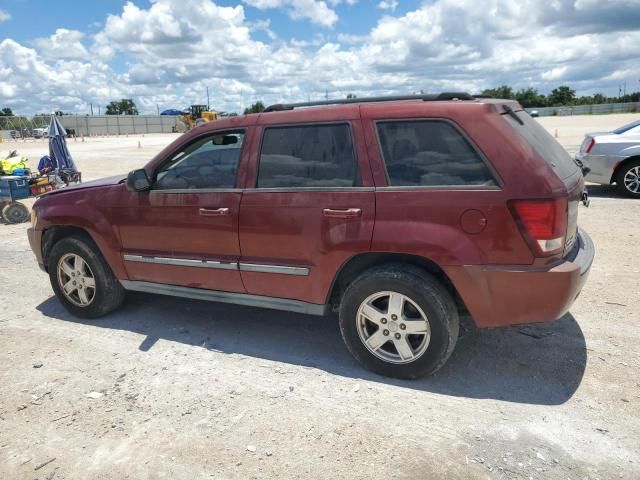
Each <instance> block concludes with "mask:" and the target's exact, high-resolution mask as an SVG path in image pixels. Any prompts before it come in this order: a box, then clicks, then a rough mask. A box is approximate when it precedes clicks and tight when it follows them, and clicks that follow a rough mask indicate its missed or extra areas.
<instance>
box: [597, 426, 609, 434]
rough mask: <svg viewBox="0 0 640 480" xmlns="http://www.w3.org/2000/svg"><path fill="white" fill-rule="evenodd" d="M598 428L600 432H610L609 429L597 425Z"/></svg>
mask: <svg viewBox="0 0 640 480" xmlns="http://www.w3.org/2000/svg"><path fill="white" fill-rule="evenodd" d="M596 430H597V431H599V432H600V433H607V432H609V430H607V429H606V428H598V427H596Z"/></svg>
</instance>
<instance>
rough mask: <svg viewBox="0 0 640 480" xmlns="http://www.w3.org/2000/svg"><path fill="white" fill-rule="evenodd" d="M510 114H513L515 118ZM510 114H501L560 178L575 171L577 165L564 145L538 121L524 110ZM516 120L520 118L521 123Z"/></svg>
mask: <svg viewBox="0 0 640 480" xmlns="http://www.w3.org/2000/svg"><path fill="white" fill-rule="evenodd" d="M512 115H515V116H516V117H517V119H516V118H514V116H512ZM512 115H510V114H503V115H502V118H504V119H505V120H506V121H507V122H508V123H509V124H510V125H511V126H512V127H513V129H514V130H515V131H516V133H517V134H518V135H520V136H521V137H522V138H523V139H524V140H525V141H526V142H527V143H528V144H529V145H531V147H532V148H533V149H534V150H535V151H536V153H537V154H538V155H539V156H540V157H542V158H543V159H544V161H545V162H547V164H548V165H549V166H550V167H551V168H552V169H553V171H554V172H556V174H557V175H558V176H559V177H560V178H561V179H565V178H567V177H570V176H571V175H574V174H575V173H576V170H578V165H577V164H576V163H575V162H574V161H573V159H572V158H571V156H570V155H569V153H568V152H567V151H566V150H565V149H564V147H563V146H562V145H560V144H559V143H558V141H557V140H556V139H555V138H553V136H552V135H551V134H550V133H549V132H547V131H546V130H545V129H544V127H543V126H542V125H540V123H538V121H536V120H535V119H534V118H532V117H531V116H530V115H529V114H528V113H527V112H525V111H519V112H513V114H512ZM518 120H521V121H522V123H520V122H519V121H518Z"/></svg>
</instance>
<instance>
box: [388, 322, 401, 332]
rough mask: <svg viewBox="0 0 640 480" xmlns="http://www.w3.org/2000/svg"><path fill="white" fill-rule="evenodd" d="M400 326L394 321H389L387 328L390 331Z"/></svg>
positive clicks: (395, 330)
mask: <svg viewBox="0 0 640 480" xmlns="http://www.w3.org/2000/svg"><path fill="white" fill-rule="evenodd" d="M399 328H400V327H398V324H397V323H396V322H389V330H390V331H392V332H397V331H398V329H399Z"/></svg>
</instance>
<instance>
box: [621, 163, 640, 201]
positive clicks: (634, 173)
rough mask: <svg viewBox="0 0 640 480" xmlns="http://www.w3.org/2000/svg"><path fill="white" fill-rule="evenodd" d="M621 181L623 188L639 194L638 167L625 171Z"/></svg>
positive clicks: (639, 178) (639, 176) (639, 174)
mask: <svg viewBox="0 0 640 480" xmlns="http://www.w3.org/2000/svg"><path fill="white" fill-rule="evenodd" d="M622 181H623V182H624V187H625V188H626V189H627V190H629V191H630V192H631V193H635V194H638V193H640V166H638V167H633V168H630V169H629V170H627V172H626V173H625V174H624V178H623V179H622Z"/></svg>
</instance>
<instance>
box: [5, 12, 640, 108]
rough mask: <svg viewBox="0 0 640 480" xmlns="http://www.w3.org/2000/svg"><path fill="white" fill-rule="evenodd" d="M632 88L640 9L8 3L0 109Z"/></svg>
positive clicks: (639, 72)
mask: <svg viewBox="0 0 640 480" xmlns="http://www.w3.org/2000/svg"><path fill="white" fill-rule="evenodd" d="M52 5H55V10H54V11H51V6H52ZM624 82H626V84H627V91H628V92H631V91H637V90H640V0H550V1H544V0H425V1H418V0H236V1H233V0H151V1H149V0H134V1H128V2H127V1H121V0H99V1H82V0H55V1H51V0H48V1H46V0H0V107H3V106H9V107H11V108H13V110H14V111H16V112H19V113H22V114H32V113H36V112H50V111H52V110H54V109H62V110H63V111H65V112H77V113H83V114H84V113H88V112H89V108H90V107H89V105H90V104H91V103H92V104H93V106H94V111H95V112H96V113H97V106H98V105H100V106H101V108H102V110H104V106H105V105H106V104H107V103H108V102H109V101H110V100H113V99H119V98H122V97H126V98H133V99H134V101H135V102H136V103H137V105H138V107H139V109H140V111H141V112H142V113H155V111H156V108H158V107H159V108H160V109H161V110H162V109H165V108H183V107H185V106H187V105H190V104H192V103H206V87H209V91H210V95H211V105H212V107H214V108H216V109H218V110H226V111H240V110H242V109H243V108H244V107H245V106H246V105H248V104H249V103H251V102H253V101H255V100H258V99H261V100H263V101H264V102H265V103H267V104H269V103H276V102H279V101H294V100H307V99H320V98H324V96H325V95H326V94H327V93H328V95H329V97H331V98H334V97H344V96H345V95H346V94H347V93H355V94H357V95H358V96H362V95H365V94H389V93H411V92H415V91H419V90H424V91H425V92H439V91H443V90H449V91H450V90H463V91H469V92H472V93H473V92H478V91H480V90H482V89H483V88H486V87H492V86H498V85H501V84H508V85H512V86H514V87H516V88H521V87H529V86H533V87H536V88H538V89H539V90H540V91H541V92H543V93H547V92H548V91H550V90H551V89H552V88H554V87H556V86H558V85H561V84H567V85H570V86H572V88H575V89H576V90H577V91H578V93H579V94H593V93H595V92H602V93H605V94H611V95H617V93H618V88H619V86H621V85H622V84H623V83H624Z"/></svg>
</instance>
